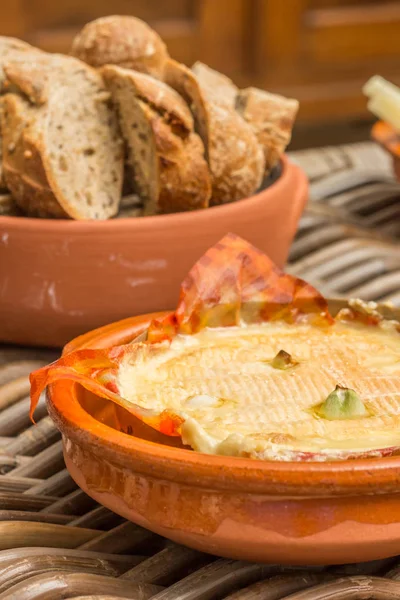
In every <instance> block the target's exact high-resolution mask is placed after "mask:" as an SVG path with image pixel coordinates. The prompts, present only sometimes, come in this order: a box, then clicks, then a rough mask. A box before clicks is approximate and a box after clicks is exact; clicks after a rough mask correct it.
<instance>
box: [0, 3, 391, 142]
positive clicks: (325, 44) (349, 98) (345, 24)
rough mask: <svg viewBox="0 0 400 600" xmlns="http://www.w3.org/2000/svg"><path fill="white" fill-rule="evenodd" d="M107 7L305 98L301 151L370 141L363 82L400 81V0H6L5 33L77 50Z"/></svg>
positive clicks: (211, 60)
mask: <svg viewBox="0 0 400 600" xmlns="http://www.w3.org/2000/svg"><path fill="white" fill-rule="evenodd" d="M108 14H130V15H135V16H137V17H140V18H142V19H144V20H146V21H148V23H149V24H150V25H151V26H152V27H154V28H155V29H156V30H157V31H158V32H159V33H160V34H161V36H162V37H163V38H164V40H165V42H166V43H167V45H168V47H169V50H170V53H171V55H172V56H173V57H174V58H175V59H177V60H179V61H181V62H184V63H186V64H187V65H191V64H192V63H193V62H194V61H196V60H201V61H203V62H205V63H207V64H209V65H210V66H212V67H214V68H216V69H218V70H220V71H222V72H224V73H226V74H227V75H229V76H230V77H232V78H233V79H234V81H235V82H236V83H237V84H239V85H240V86H242V87H244V86H248V85H254V86H257V87H262V88H265V89H268V90H270V91H278V92H282V93H283V94H285V95H288V96H293V97H295V98H298V99H299V100H300V102H301V110H300V114H299V118H298V123H297V125H296V131H295V134H294V136H293V142H292V145H291V149H292V150H294V149H299V148H306V147H310V146H318V145H325V144H338V143H344V142H351V141H357V140H365V139H367V138H368V137H369V127H370V124H371V122H372V118H371V116H370V115H368V113H367V111H366V101H365V99H364V98H363V96H362V94H361V87H362V85H363V83H364V82H365V81H366V80H367V79H368V77H370V76H371V75H373V74H376V73H379V74H380V75H382V76H384V77H386V78H388V79H390V80H392V81H393V82H395V83H397V84H400V1H384V0H112V2H110V1H109V0H57V1H56V2H49V0H8V1H7V0H1V1H0V27H1V31H0V33H1V34H3V35H10V36H16V37H20V38H22V39H25V40H26V41H28V42H30V43H31V44H34V45H36V46H39V47H41V48H43V49H44V50H48V51H51V52H68V51H69V48H70V44H71V40H72V38H73V36H74V35H75V33H76V32H77V31H78V30H79V29H80V28H81V27H82V26H83V25H84V24H85V23H86V22H87V21H90V20H92V19H95V18H97V17H100V16H104V15H108Z"/></svg>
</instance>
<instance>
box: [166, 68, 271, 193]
mask: <svg viewBox="0 0 400 600" xmlns="http://www.w3.org/2000/svg"><path fill="white" fill-rule="evenodd" d="M207 69H208V67H206V66H205V65H202V66H201V67H199V66H198V70H200V71H201V73H202V78H203V81H205V83H204V89H203V86H202V84H201V81H199V79H198V78H197V77H196V74H195V73H193V71H191V70H190V69H188V68H187V67H185V66H184V65H181V64H180V63H177V62H176V61H173V60H169V61H168V63H167V65H166V70H165V80H166V81H167V83H169V84H170V85H171V86H172V87H174V89H176V90H177V91H178V92H179V93H180V94H181V95H182V96H183V98H184V99H185V100H186V102H187V103H188V104H189V106H190V107H191V109H192V112H193V114H194V118H195V123H196V130H197V132H198V133H199V135H200V137H201V138H202V140H203V143H204V146H205V148H206V157H207V159H208V163H209V166H210V172H211V180H212V198H211V202H210V203H211V204H213V205H215V204H225V203H227V202H232V201H234V200H239V199H241V198H247V197H248V196H251V195H252V194H254V192H256V191H257V189H258V188H259V187H260V185H261V183H262V179H263V175H264V156H263V152H262V149H261V146H260V145H259V143H258V141H257V138H256V136H255V134H254V133H253V131H252V129H251V127H250V126H249V125H248V124H247V123H246V122H245V121H244V119H242V117H241V116H240V115H239V114H238V113H237V112H236V110H235V108H234V106H233V99H232V93H231V95H230V96H229V94H228V97H227V98H226V96H225V95H224V94H222V100H221V94H218V92H217V91H216V92H215V93H214V92H210V83H209V79H210V78H212V79H213V80H214V81H215V79H216V78H217V79H218V78H219V75H221V74H218V73H217V72H216V71H213V72H212V73H211V74H210V72H211V71H212V70H211V69H209V70H208V71H207ZM222 78H223V84H224V86H228V87H229V88H230V89H231V92H232V88H231V87H230V86H229V83H228V81H229V80H227V78H226V80H227V81H226V80H225V78H224V76H223V75H221V81H222ZM233 85H234V84H233V83H232V86H233ZM211 88H212V86H211ZM225 89H226V88H225ZM224 98H226V100H224Z"/></svg>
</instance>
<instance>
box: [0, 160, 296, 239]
mask: <svg viewBox="0 0 400 600" xmlns="http://www.w3.org/2000/svg"><path fill="white" fill-rule="evenodd" d="M281 166H282V169H281V173H280V175H279V177H278V178H277V179H276V180H275V181H274V182H273V183H272V184H271V185H270V186H269V187H267V188H265V189H263V190H261V191H259V192H256V193H255V194H253V195H252V196H249V197H247V198H241V199H240V200H236V201H235V202H229V203H227V204H221V205H219V206H210V207H208V208H207V209H198V210H193V211H186V212H180V213H170V214H165V215H148V216H146V217H142V218H137V217H127V218H126V219H104V220H99V221H96V220H86V221H75V220H69V219H50V218H48V219H47V218H34V217H24V216H6V215H0V225H4V226H6V227H8V229H9V230H13V229H15V230H17V229H18V230H19V229H27V230H34V231H35V232H38V233H44V234H45V233H46V232H47V231H49V230H51V232H52V233H53V234H54V233H57V232H61V231H65V229H66V228H68V229H69V230H71V229H73V231H74V232H80V233H84V234H91V233H95V234H96V235H97V234H98V233H106V232H107V230H108V231H110V230H112V231H124V230H126V229H129V230H131V229H137V228H140V229H141V230H145V229H146V228H152V227H154V226H159V227H160V228H161V227H162V226H163V225H164V224H165V227H167V226H168V225H170V224H171V221H172V220H174V222H175V223H176V225H178V226H182V227H185V226H187V225H188V224H189V223H191V222H192V223H193V222H196V223H197V222H199V221H200V222H201V220H202V219H208V215H209V214H210V212H209V211H210V210H212V211H213V215H215V216H216V215H218V214H220V215H221V216H224V217H225V216H228V215H235V214H236V213H241V212H242V211H243V209H244V208H245V210H246V211H247V210H251V208H252V206H253V207H254V206H256V205H257V204H258V203H259V202H260V201H261V202H262V201H264V199H265V196H266V195H268V194H269V193H270V191H273V192H274V193H275V194H277V195H279V193H280V190H281V189H282V188H284V187H285V184H286V180H287V178H288V176H290V174H291V172H292V173H293V172H295V171H297V173H299V172H301V173H302V175H304V178H305V177H306V175H305V174H303V172H302V170H301V168H300V167H298V166H297V165H295V164H293V163H292V162H290V160H289V159H288V157H287V156H286V155H285V154H283V155H282V156H281ZM244 203H246V207H244V206H243V204H244ZM193 215H195V218H194V219H193ZM111 223H112V225H110V224H111Z"/></svg>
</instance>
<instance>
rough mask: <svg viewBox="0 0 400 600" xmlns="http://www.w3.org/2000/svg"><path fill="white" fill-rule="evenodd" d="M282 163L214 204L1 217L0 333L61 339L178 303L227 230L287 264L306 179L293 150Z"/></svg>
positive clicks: (31, 339) (37, 342) (29, 340)
mask: <svg viewBox="0 0 400 600" xmlns="http://www.w3.org/2000/svg"><path fill="white" fill-rule="evenodd" d="M282 166H283V169H282V173H281V175H280V177H279V178H278V179H277V181H275V182H274V183H273V184H272V185H271V186H270V187H268V188H267V189H265V190H264V191H262V192H260V193H258V194H256V195H255V196H252V197H251V198H248V199H245V200H240V201H238V202H234V203H232V204H226V205H224V206H218V207H214V208H210V209H208V210H206V211H196V212H187V213H181V214H171V215H159V216H150V217H144V218H136V219H120V220H113V221H105V222H74V221H63V220H58V221H56V220H47V219H46V220H44V219H29V218H22V217H0V315H1V319H0V341H2V342H12V343H16V344H24V345H34V346H62V345H64V344H65V343H66V342H68V341H69V340H71V339H72V338H73V337H75V336H77V335H80V334H82V333H84V332H85V331H89V330H91V329H94V328H96V327H100V326H101V325H105V324H106V323H110V322H112V321H116V320H119V319H123V318H125V317H128V316H130V315H139V314H143V313H145V312H146V313H148V312H153V311H157V310H165V309H169V308H172V307H173V306H174V305H176V302H177V299H178V289H179V285H180V283H181V281H182V279H183V277H184V276H185V274H186V273H187V271H188V270H189V268H190V267H191V266H192V265H193V263H194V262H195V261H196V260H197V259H198V258H199V257H200V256H201V255H202V254H203V253H204V252H205V251H206V250H207V248H209V247H210V246H212V245H213V244H215V243H216V242H217V241H218V240H219V239H220V238H221V237H222V236H223V235H225V234H226V233H227V232H228V231H232V232H234V233H237V234H238V235H240V236H243V237H245V238H246V239H248V240H249V241H251V242H252V243H254V244H255V245H257V246H258V247H259V248H261V250H263V251H264V252H266V253H267V254H268V255H269V256H270V257H271V258H272V259H273V260H274V261H275V262H276V263H277V264H278V265H280V266H283V264H284V263H285V261H286V258H287V255H288V251H289V247H290V244H291V242H292V240H293V237H294V235H295V232H296V229H297V224H298V221H299V218H300V215H301V213H302V211H303V208H304V206H305V203H306V201H307V195H308V183H307V179H306V176H305V174H304V173H303V172H302V171H301V170H300V169H299V168H298V167H297V166H295V165H292V164H290V162H289V161H288V160H287V158H286V157H284V159H283V164H282Z"/></svg>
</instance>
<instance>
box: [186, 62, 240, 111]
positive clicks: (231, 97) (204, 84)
mask: <svg viewBox="0 0 400 600" xmlns="http://www.w3.org/2000/svg"><path fill="white" fill-rule="evenodd" d="M192 71H193V73H194V74H195V76H196V78H197V81H198V82H199V84H200V86H201V88H202V90H203V92H204V93H205V94H206V95H207V98H208V99H209V100H214V101H215V102H218V103H223V104H227V105H228V106H231V107H232V108H235V104H236V96H237V95H238V93H239V88H238V87H237V86H236V85H235V84H234V83H233V81H232V79H229V77H227V76H226V75H223V73H220V72H219V71H216V70H215V69H211V67H209V66H208V65H205V64H204V63H202V62H200V61H197V62H195V63H194V65H193V66H192Z"/></svg>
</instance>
